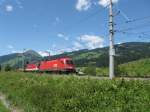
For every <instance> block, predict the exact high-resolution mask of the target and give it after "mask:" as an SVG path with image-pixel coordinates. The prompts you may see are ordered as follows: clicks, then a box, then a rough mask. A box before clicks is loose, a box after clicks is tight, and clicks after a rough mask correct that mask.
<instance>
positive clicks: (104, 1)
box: [99, 0, 119, 7]
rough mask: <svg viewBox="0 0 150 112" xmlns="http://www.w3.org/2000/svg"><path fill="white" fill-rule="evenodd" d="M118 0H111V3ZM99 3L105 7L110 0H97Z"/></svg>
mask: <svg viewBox="0 0 150 112" xmlns="http://www.w3.org/2000/svg"><path fill="white" fill-rule="evenodd" d="M118 1H119V0H112V2H113V3H117V2H118ZM99 4H100V5H101V6H103V7H106V6H108V5H109V4H110V0H99Z"/></svg>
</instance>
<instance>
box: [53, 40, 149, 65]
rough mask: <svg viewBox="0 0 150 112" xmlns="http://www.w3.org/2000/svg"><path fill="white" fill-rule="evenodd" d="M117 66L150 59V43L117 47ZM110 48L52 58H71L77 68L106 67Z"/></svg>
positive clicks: (134, 43) (136, 43) (76, 52)
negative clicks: (89, 66)
mask: <svg viewBox="0 0 150 112" xmlns="http://www.w3.org/2000/svg"><path fill="white" fill-rule="evenodd" d="M115 49H116V57H115V60H116V61H115V62H116V63H115V64H123V63H127V62H130V61H135V60H139V59H144V58H150V42H128V43H123V44H118V45H115ZM108 54H109V48H108V47H104V48H97V49H94V50H87V49H85V50H80V51H75V52H70V53H64V54H60V55H55V56H52V57H51V58H52V59H54V58H58V57H65V56H69V57H71V58H73V60H74V63H75V64H76V66H77V67H84V66H88V65H93V66H97V67H106V66H108V64H109V56H108Z"/></svg>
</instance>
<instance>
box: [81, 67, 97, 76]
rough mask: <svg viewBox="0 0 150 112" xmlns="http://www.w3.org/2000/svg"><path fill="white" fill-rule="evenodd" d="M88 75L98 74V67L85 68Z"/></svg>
mask: <svg viewBox="0 0 150 112" xmlns="http://www.w3.org/2000/svg"><path fill="white" fill-rule="evenodd" d="M84 73H85V74H86V75H91V76H96V67H94V66H89V67H86V68H85V69H84Z"/></svg>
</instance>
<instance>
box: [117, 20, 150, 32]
mask: <svg viewBox="0 0 150 112" xmlns="http://www.w3.org/2000/svg"><path fill="white" fill-rule="evenodd" d="M149 23H150V22H149ZM145 27H150V24H147V23H144V24H141V25H138V26H135V27H129V28H126V29H121V30H116V32H123V31H129V30H135V29H141V28H145Z"/></svg>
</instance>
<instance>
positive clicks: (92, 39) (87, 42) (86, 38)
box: [76, 35, 104, 49]
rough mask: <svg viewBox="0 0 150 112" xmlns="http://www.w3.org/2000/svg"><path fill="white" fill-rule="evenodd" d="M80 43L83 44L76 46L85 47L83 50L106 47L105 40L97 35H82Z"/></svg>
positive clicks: (79, 39)
mask: <svg viewBox="0 0 150 112" xmlns="http://www.w3.org/2000/svg"><path fill="white" fill-rule="evenodd" d="M78 41H80V42H81V43H82V44H76V46H79V47H82V46H83V48H87V49H95V48H102V47H103V45H104V39H103V38H102V37H100V36H95V35H82V36H80V37H79V38H78Z"/></svg>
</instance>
